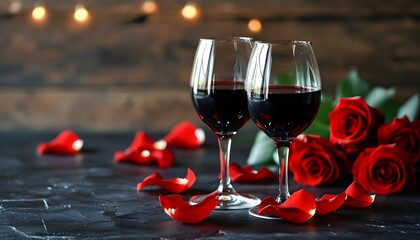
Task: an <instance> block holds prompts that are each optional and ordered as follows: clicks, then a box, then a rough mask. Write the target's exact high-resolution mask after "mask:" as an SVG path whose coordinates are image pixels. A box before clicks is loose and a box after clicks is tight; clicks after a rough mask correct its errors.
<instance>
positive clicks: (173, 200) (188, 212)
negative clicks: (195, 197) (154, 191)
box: [159, 192, 219, 223]
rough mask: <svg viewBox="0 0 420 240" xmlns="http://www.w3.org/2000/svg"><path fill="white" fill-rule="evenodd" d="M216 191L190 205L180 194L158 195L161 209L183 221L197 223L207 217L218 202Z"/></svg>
mask: <svg viewBox="0 0 420 240" xmlns="http://www.w3.org/2000/svg"><path fill="white" fill-rule="evenodd" d="M217 195H218V192H213V193H212V194H210V195H208V196H207V197H206V198H204V199H203V200H202V201H201V202H199V203H197V204H195V205H190V204H189V203H187V202H185V201H184V200H183V199H182V196H181V195H178V194H176V195H168V196H163V195H160V196H159V202H160V205H161V206H162V208H163V210H164V211H165V212H166V213H167V214H168V215H169V216H170V217H171V218H173V219H175V220H178V221H180V222H183V223H198V222H200V221H202V220H204V219H205V218H207V217H208V216H209V215H210V213H211V212H212V211H213V210H214V209H215V208H216V206H217V205H218V204H219V200H217Z"/></svg>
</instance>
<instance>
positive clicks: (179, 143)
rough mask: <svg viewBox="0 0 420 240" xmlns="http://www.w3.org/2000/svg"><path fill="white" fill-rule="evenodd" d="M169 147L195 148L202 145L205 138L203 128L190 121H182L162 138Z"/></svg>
mask: <svg viewBox="0 0 420 240" xmlns="http://www.w3.org/2000/svg"><path fill="white" fill-rule="evenodd" d="M162 140H163V141H165V142H166V144H167V146H168V147H172V148H187V149H194V148H198V147H200V146H201V145H202V144H203V143H204V140H205V133H204V131H203V129H201V128H197V127H196V126H195V125H194V124H192V123H191V122H189V121H182V122H180V123H179V124H178V125H176V126H175V127H174V128H173V129H172V130H171V131H170V132H169V133H168V134H167V135H166V136H165V137H163V138H162Z"/></svg>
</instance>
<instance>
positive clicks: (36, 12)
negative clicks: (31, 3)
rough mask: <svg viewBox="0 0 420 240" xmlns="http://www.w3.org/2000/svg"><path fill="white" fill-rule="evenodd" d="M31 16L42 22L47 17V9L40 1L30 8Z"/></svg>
mask: <svg viewBox="0 0 420 240" xmlns="http://www.w3.org/2000/svg"><path fill="white" fill-rule="evenodd" d="M32 18H33V19H34V20H35V21H37V22H42V21H44V20H45V19H46V18H47V10H46V9H45V7H44V5H43V4H42V3H38V4H36V5H35V7H34V9H33V10H32Z"/></svg>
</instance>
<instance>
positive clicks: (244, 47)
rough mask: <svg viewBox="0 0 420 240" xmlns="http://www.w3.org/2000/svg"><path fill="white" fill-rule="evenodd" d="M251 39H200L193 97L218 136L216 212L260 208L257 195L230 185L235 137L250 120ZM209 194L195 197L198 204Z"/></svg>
mask: <svg viewBox="0 0 420 240" xmlns="http://www.w3.org/2000/svg"><path fill="white" fill-rule="evenodd" d="M251 50H252V39H251V38H246V37H236V38H231V39H226V40H215V39H200V41H199V44H198V47H197V50H196V54H195V59H194V64H193V69H192V73H191V96H192V102H193V105H194V107H195V110H196V111H197V113H198V116H199V117H200V119H201V120H202V121H203V122H204V124H205V125H206V126H207V127H208V128H209V129H210V130H211V131H212V132H214V133H215V134H216V136H217V138H218V142H219V151H220V177H221V180H220V183H219V187H218V188H217V192H218V193H219V195H218V200H219V204H218V206H216V209H223V210H228V209H244V208H250V207H253V206H256V205H258V204H259V203H260V202H261V200H260V199H259V198H257V197H255V196H252V195H248V194H244V195H240V194H238V193H237V192H236V191H235V189H234V188H233V186H232V184H231V182H230V176H229V160H230V149H231V143H232V138H233V136H235V134H236V133H237V131H238V130H239V129H240V128H241V127H242V126H243V125H244V124H245V123H246V122H247V121H248V120H249V118H250V117H249V113H248V105H247V104H248V103H247V96H246V91H245V88H244V84H245V76H246V69H247V65H248V61H249V57H250V54H251ZM206 196H207V195H198V196H193V197H191V199H190V202H191V203H198V202H200V201H201V200H202V199H203V198H204V197H206Z"/></svg>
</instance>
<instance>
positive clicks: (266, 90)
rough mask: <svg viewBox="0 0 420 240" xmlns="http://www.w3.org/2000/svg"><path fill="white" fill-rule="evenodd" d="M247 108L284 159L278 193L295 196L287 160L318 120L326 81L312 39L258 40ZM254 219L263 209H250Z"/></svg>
mask: <svg viewBox="0 0 420 240" xmlns="http://www.w3.org/2000/svg"><path fill="white" fill-rule="evenodd" d="M245 89H246V91H247V96H248V110H249V114H250V116H251V119H252V120H253V122H254V123H255V124H256V125H257V126H258V127H259V128H260V129H261V130H262V131H263V132H264V133H265V134H266V135H267V136H268V137H270V138H271V139H272V140H273V141H274V144H275V145H276V148H277V152H278V156H279V175H280V176H279V194H278V196H277V199H276V201H277V202H279V203H282V202H284V201H286V200H287V198H288V197H289V196H290V194H289V186H288V158H289V147H290V144H291V143H292V141H293V140H294V139H295V138H296V137H297V136H298V135H299V134H301V133H302V132H303V131H304V130H305V129H306V128H308V126H309V125H310V124H311V123H312V121H313V120H314V118H315V116H316V114H317V112H318V109H319V105H320V103H321V78H320V75H319V70H318V64H317V62H316V59H315V55H314V52H313V49H312V45H311V43H310V42H308V41H280V40H278V41H271V42H255V43H254V46H253V50H252V53H251V57H250V60H249V64H248V70H247V76H246V86H245ZM249 213H250V214H251V215H253V216H257V217H261V218H269V219H270V218H277V217H274V216H262V215H259V214H258V207H253V208H251V209H250V210H249Z"/></svg>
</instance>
